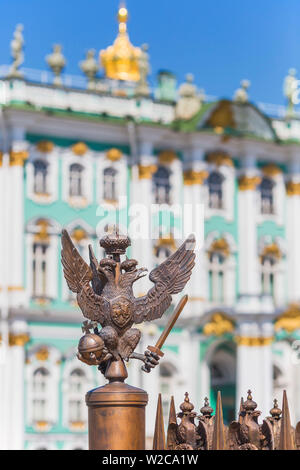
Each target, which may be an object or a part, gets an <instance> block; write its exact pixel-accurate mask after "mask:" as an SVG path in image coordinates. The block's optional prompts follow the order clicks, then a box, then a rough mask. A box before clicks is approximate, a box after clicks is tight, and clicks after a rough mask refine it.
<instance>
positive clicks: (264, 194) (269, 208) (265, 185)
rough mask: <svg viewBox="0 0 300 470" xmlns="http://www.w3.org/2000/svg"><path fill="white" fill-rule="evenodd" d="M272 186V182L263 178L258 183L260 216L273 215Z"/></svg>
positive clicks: (273, 184)
mask: <svg viewBox="0 0 300 470" xmlns="http://www.w3.org/2000/svg"><path fill="white" fill-rule="evenodd" d="M274 186H275V183H274V181H272V180H271V179H270V178H267V177H264V178H263V179H262V181H261V183H260V187H259V189H260V210H261V213H262V214H274Z"/></svg>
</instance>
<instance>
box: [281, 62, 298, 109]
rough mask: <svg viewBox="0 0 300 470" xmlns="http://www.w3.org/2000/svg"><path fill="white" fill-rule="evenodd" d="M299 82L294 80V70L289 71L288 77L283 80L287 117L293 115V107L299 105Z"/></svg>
mask: <svg viewBox="0 0 300 470" xmlns="http://www.w3.org/2000/svg"><path fill="white" fill-rule="evenodd" d="M299 92H300V88H299V80H298V79H297V78H296V70H295V69H290V70H289V73H288V75H287V76H286V77H285V79H284V84H283V93H284V96H285V97H286V99H287V116H288V117H291V116H293V115H294V107H295V105H297V104H299V102H300V100H299Z"/></svg>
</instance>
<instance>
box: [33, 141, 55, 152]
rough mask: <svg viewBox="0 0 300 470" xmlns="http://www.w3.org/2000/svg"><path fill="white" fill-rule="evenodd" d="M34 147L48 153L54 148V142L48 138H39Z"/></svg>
mask: <svg viewBox="0 0 300 470" xmlns="http://www.w3.org/2000/svg"><path fill="white" fill-rule="evenodd" d="M36 148H37V150H38V151H39V152H41V153H50V152H52V150H53V148H54V143H53V142H51V141H50V140H40V141H39V142H37V144H36Z"/></svg>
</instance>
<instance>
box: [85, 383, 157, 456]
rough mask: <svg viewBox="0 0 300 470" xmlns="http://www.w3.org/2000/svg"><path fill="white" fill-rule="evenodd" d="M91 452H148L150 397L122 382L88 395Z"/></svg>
mask: <svg viewBox="0 0 300 470" xmlns="http://www.w3.org/2000/svg"><path fill="white" fill-rule="evenodd" d="M85 399H86V404H87V406H88V409H89V449H90V450H143V449H145V407H146V405H147V403H148V394H147V393H146V392H145V391H144V390H141V389H140V388H136V387H131V386H130V385H127V384H125V383H123V382H111V383H109V384H107V385H104V386H103V387H98V388H96V389H94V390H91V391H90V392H88V393H87V394H86V398H85Z"/></svg>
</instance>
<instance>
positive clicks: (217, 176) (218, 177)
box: [207, 171, 224, 209]
mask: <svg viewBox="0 0 300 470" xmlns="http://www.w3.org/2000/svg"><path fill="white" fill-rule="evenodd" d="M223 181H224V176H223V175H222V174H221V173H219V172H218V171H213V172H212V173H210V175H209V177H208V179H207V184H208V206H209V208H210V209H223V206H224V202H223V187H222V186H223Z"/></svg>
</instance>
